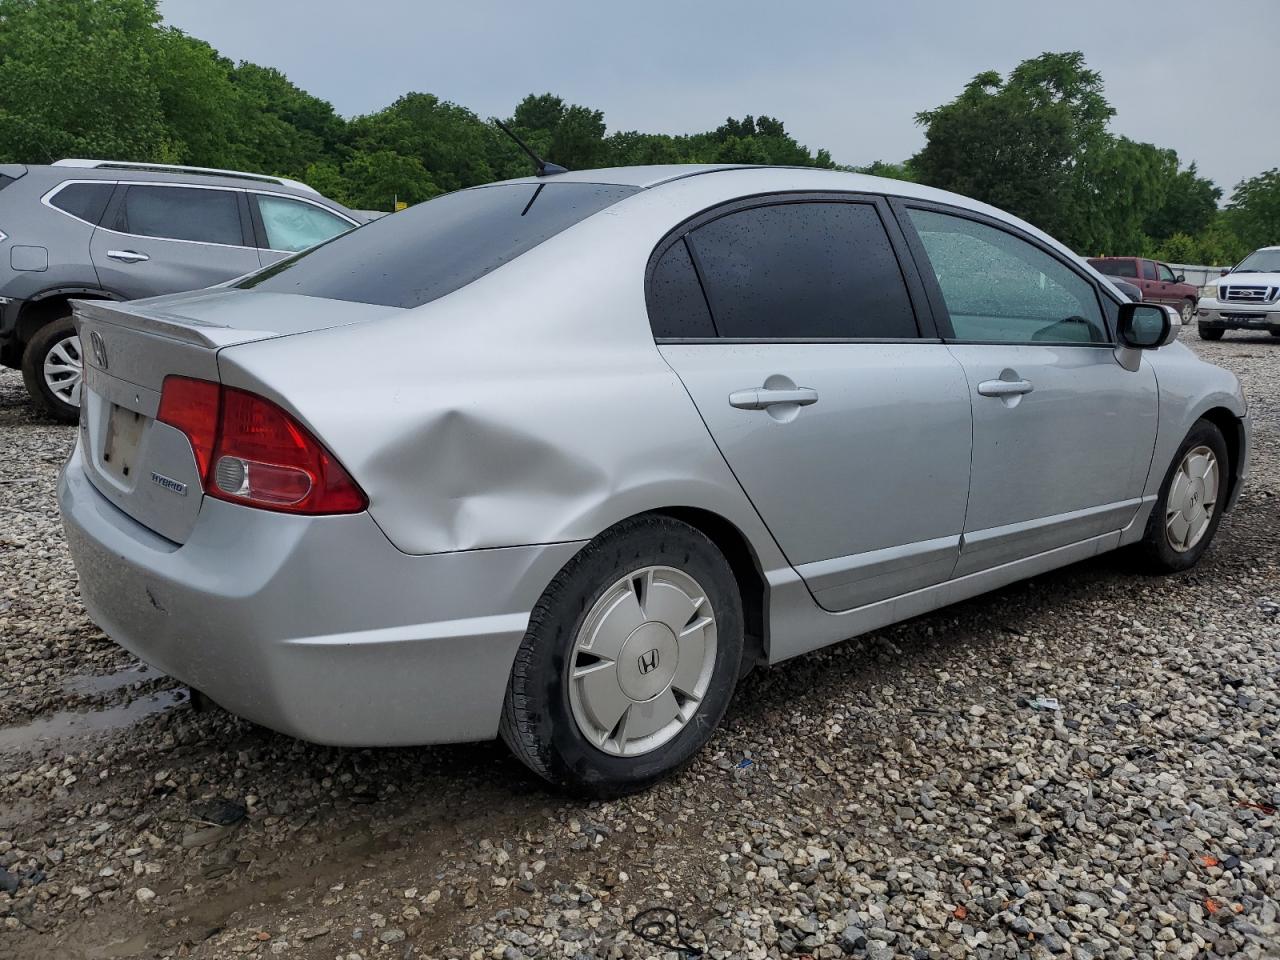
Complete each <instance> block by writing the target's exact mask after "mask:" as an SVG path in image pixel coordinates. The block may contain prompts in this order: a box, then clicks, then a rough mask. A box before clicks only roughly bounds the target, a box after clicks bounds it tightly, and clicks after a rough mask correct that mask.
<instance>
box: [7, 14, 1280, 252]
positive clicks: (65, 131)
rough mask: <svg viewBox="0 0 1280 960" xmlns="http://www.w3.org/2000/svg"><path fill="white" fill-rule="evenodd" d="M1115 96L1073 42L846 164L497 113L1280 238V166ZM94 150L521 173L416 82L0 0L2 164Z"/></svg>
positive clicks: (686, 159) (564, 147)
mask: <svg viewBox="0 0 1280 960" xmlns="http://www.w3.org/2000/svg"><path fill="white" fill-rule="evenodd" d="M1114 112H1115V111H1114V110H1113V109H1112V108H1111V106H1110V104H1109V103H1108V102H1107V100H1106V98H1105V96H1104V94H1103V86H1102V78H1101V76H1100V75H1099V74H1098V73H1096V72H1095V71H1092V70H1090V69H1088V67H1087V66H1086V64H1085V62H1084V57H1083V56H1082V55H1081V54H1080V53H1046V54H1042V55H1041V56H1039V57H1036V58H1034V59H1032V60H1027V61H1025V62H1023V63H1022V64H1020V65H1018V66H1017V67H1016V68H1014V70H1012V71H1011V72H1010V73H1009V75H1008V76H1007V77H1001V76H1000V74H998V73H996V72H994V71H992V72H986V73H981V74H979V75H978V76H976V77H975V78H974V79H973V80H972V81H971V82H970V83H969V84H968V85H967V86H966V87H965V88H964V89H963V90H962V91H961V93H960V94H959V96H958V97H956V99H955V100H953V101H951V102H950V103H947V104H943V105H941V106H939V107H937V108H936V109H933V110H927V111H924V112H922V113H920V114H919V115H918V116H917V118H916V119H917V121H918V122H919V123H920V124H921V126H922V127H923V128H924V132H925V146H924V147H923V148H922V149H921V150H920V151H919V152H918V153H917V154H916V155H915V156H913V157H911V158H909V159H907V160H905V161H903V162H901V163H891V162H876V163H873V164H871V165H870V166H868V167H862V168H854V167H846V166H840V165H839V164H836V163H835V162H834V160H833V159H832V157H831V154H830V153H829V152H828V151H827V150H825V149H818V150H816V151H812V150H810V149H809V148H808V147H807V146H805V145H803V144H800V143H798V142H797V141H796V139H795V137H793V136H792V135H791V134H789V133H788V132H787V130H786V128H785V126H784V123H783V122H782V121H781V120H778V119H776V118H773V117H768V116H752V115H748V116H745V117H743V118H742V119H733V118H730V119H728V120H726V121H725V123H723V124H721V125H720V126H719V127H717V128H715V129H714V130H709V131H707V132H705V133H695V134H674V135H673V134H664V133H643V132H640V131H615V132H612V133H610V132H609V130H608V128H607V127H606V124H605V119H604V114H603V113H602V112H601V111H600V110H596V109H593V108H591V107H588V106H582V105H579V104H569V103H566V102H565V101H564V100H563V99H562V98H560V97H557V96H555V95H553V94H551V93H543V94H530V95H529V96H527V97H526V98H525V99H524V100H522V101H521V102H520V103H519V104H517V105H516V107H515V109H514V111H513V112H512V114H511V115H510V116H509V117H507V118H504V119H505V120H506V121H507V122H508V124H509V125H510V126H512V127H513V128H514V129H515V130H516V132H517V133H518V134H519V135H520V136H521V137H523V138H524V139H525V140H526V141H527V142H528V143H529V144H530V145H531V146H532V147H533V148H534V149H535V150H536V151H537V152H538V153H539V154H541V155H542V156H544V157H546V158H548V159H550V160H554V161H555V162H556V163H559V164H562V165H564V166H567V167H569V168H570V169H584V168H588V167H599V166H617V165H627V164H650V163H769V164H789V165H796V166H814V167H827V168H838V169H858V170H862V171H865V172H869V173H874V174H879V175H883V176H891V177H897V178H902V179H909V180H914V181H918V182H920V183H924V184H929V185H931V186H937V187H941V188H943V189H948V190H954V191H956V192H959V193H963V194H966V195H968V196H971V197H974V198H976V199H979V200H983V201H986V202H988V203H992V204H994V205H996V206H998V207H1002V208H1004V209H1005V210H1008V211H1009V212H1011V213H1014V214H1016V215H1018V216H1020V217H1022V218H1024V219H1026V220H1028V221H1030V222H1031V223H1034V224H1036V225H1037V226H1039V227H1041V228H1042V229H1044V230H1046V231H1047V232H1049V233H1051V234H1053V235H1054V236H1056V237H1058V238H1059V239H1061V240H1062V241H1064V242H1065V243H1067V244H1069V245H1070V246H1072V247H1073V248H1074V249H1076V250H1079V251H1080V252H1082V253H1086V254H1089V255H1103V254H1129V255H1150V256H1158V257H1160V258H1161V259H1165V260H1170V261H1173V262H1178V263H1183V262H1188V263H1189V262H1197V263H1229V262H1234V261H1235V260H1237V259H1239V257H1240V256H1242V255H1243V254H1244V253H1246V252H1248V251H1249V250H1251V249H1253V248H1254V247H1256V246H1261V245H1264V244H1266V243H1276V242H1280V170H1270V171H1267V172H1265V173H1262V174H1259V175H1258V176H1256V177H1253V178H1251V179H1249V180H1245V181H1244V182H1242V183H1240V184H1238V185H1237V186H1236V187H1235V189H1234V191H1233V193H1232V195H1231V198H1230V202H1229V203H1228V204H1227V205H1226V206H1225V208H1221V209H1220V201H1221V199H1222V197H1223V193H1222V190H1221V188H1220V187H1218V186H1216V185H1215V184H1214V183H1212V182H1211V181H1210V180H1208V179H1207V178H1205V177H1202V176H1201V175H1200V174H1199V173H1198V172H1197V170H1196V166H1195V164H1194V163H1191V164H1189V165H1186V166H1183V165H1182V164H1181V163H1180V161H1179V158H1178V156H1177V154H1176V153H1175V152H1174V151H1173V150H1171V149H1167V148H1161V147H1158V146H1156V145H1154V144H1149V143H1138V142H1136V141H1133V140H1131V139H1129V138H1127V137H1123V136H1118V135H1116V134H1114V133H1112V132H1111V131H1110V130H1109V129H1108V125H1109V121H1110V119H1111V117H1112V116H1113V115H1114ZM70 156H88V157H104V158H113V159H127V160H136V161H148V162H161V163H179V164H189V165H193V166H208V167H226V168H231V169H240V170H252V171H258V172H263V173H270V174H276V175H282V176H288V177H293V178H296V179H301V180H304V181H306V182H307V183H310V184H311V185H312V186H314V187H315V188H316V189H318V190H320V191H321V192H322V193H324V194H326V195H328V196H331V197H333V198H334V199H336V200H339V201H341V202H343V203H346V204H347V205H349V206H352V207H357V208H364V209H381V210H386V209H390V208H391V206H392V204H393V202H394V201H395V200H400V201H403V202H406V203H417V202H420V201H422V200H427V199H430V198H431V197H433V196H436V195H437V194H440V193H444V192H447V191H450V190H457V189H459V188H461V187H467V186H473V185H475V184H479V183H488V182H491V181H493V180H500V179H504V178H507V177H514V176H523V175H525V174H527V173H528V172H529V162H528V160H527V158H526V157H525V156H524V155H523V154H522V153H521V152H520V151H519V149H518V148H517V147H516V146H515V144H513V143H512V142H511V141H510V140H509V139H508V138H507V137H506V136H504V135H503V134H502V133H501V132H500V131H498V130H497V129H496V128H495V127H494V126H493V124H491V123H489V122H487V120H486V119H485V118H482V117H480V116H478V115H477V114H475V113H474V112H473V111H471V110H469V109H467V108H466V107H464V106H460V105H458V104H455V103H450V102H448V101H446V100H441V99H440V98H439V97H436V96H434V95H432V94H430V93H407V94H405V95H404V96H402V97H400V98H399V99H398V100H396V101H395V102H394V103H392V104H391V105H390V106H387V107H386V108H384V109H382V110H380V111H377V112H376V113H370V114H366V115H362V116H357V117H353V118H349V119H348V118H344V117H342V116H340V115H339V114H338V113H337V112H336V111H335V110H334V108H333V106H332V105H331V104H329V103H328V102H327V101H325V100H322V99H320V98H318V97H315V96H313V95H312V94H310V93H307V92H306V91H305V90H301V89H299V88H298V87H297V86H296V85H294V84H293V83H291V82H290V81H289V79H288V78H287V77H286V76H285V75H284V74H282V73H281V72H280V71H279V70H276V69H274V68H272V67H267V66H260V65H258V64H254V63H248V62H243V61H242V62H240V63H235V62H233V61H231V60H229V59H227V58H226V57H223V56H221V55H220V54H219V53H218V52H217V51H216V50H215V49H214V48H213V47H212V46H210V45H209V44H208V43H205V42H204V41H202V40H199V39H197V38H195V37H192V36H189V35H187V34H185V33H183V32H182V31H180V30H177V29H175V28H174V27H171V26H167V25H166V24H165V23H164V22H163V20H162V18H161V16H160V14H159V11H158V10H157V7H156V0H0V162H19V163H48V162H51V161H53V160H56V159H58V158H61V157H70Z"/></svg>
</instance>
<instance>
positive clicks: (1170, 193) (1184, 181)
mask: <svg viewBox="0 0 1280 960" xmlns="http://www.w3.org/2000/svg"><path fill="white" fill-rule="evenodd" d="M1221 199H1222V190H1221V188H1219V187H1216V186H1214V184H1213V181H1212V180H1208V179H1206V178H1205V177H1202V176H1200V174H1199V173H1198V172H1197V171H1196V165H1195V164H1194V163H1192V164H1191V165H1190V166H1188V167H1187V168H1186V169H1185V170H1179V171H1178V172H1177V173H1175V174H1174V175H1173V176H1171V177H1169V178H1168V184H1167V188H1166V191H1165V197H1164V203H1162V204H1160V205H1159V206H1156V207H1154V208H1152V210H1151V212H1150V213H1149V214H1148V216H1147V218H1146V222H1145V223H1144V224H1143V229H1144V230H1145V231H1146V233H1147V235H1148V236H1150V237H1152V238H1154V239H1155V240H1164V239H1165V238H1168V237H1173V236H1174V235H1175V234H1179V233H1181V234H1186V235H1190V236H1195V235H1196V234H1199V233H1202V232H1203V231H1205V230H1206V229H1208V227H1209V225H1210V224H1211V223H1213V221H1214V218H1215V217H1216V216H1217V213H1218V201H1219V200H1221Z"/></svg>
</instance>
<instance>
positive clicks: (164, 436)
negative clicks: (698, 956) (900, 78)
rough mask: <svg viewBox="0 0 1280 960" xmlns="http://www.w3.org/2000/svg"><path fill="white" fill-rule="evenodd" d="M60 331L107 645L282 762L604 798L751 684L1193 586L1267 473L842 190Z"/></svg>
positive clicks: (374, 249)
mask: <svg viewBox="0 0 1280 960" xmlns="http://www.w3.org/2000/svg"><path fill="white" fill-rule="evenodd" d="M76 316H77V321H78V323H79V328H80V333H81V337H82V339H84V340H85V341H86V343H89V344H92V350H91V351H90V352H89V355H88V356H87V357H86V361H87V366H86V372H87V375H86V390H85V394H84V396H85V403H86V409H85V417H84V418H83V421H82V427H81V431H80V435H79V442H78V443H77V445H76V449H75V452H74V453H73V455H72V457H71V459H70V460H69V462H68V463H67V465H66V467H65V469H64V471H63V473H62V477H61V481H60V485H59V498H60V503H61V509H62V516H63V521H64V524H65V527H66V531H67V537H68V541H69V543H70V548H71V553H72V556H73V558H74V560H75V563H76V567H77V569H78V571H79V575H80V589H81V595H82V597H83V599H84V603H85V606H86V608H87V609H88V612H89V614H90V616H91V617H92V618H93V619H94V621H96V622H97V623H98V624H99V625H101V627H102V629H103V630H104V631H105V632H106V633H107V634H108V636H110V637H112V638H114V639H115V640H116V641H118V642H119V643H120V644H122V645H123V646H125V647H127V648H128V649H129V650H131V651H133V652H134V653H135V654H136V655H137V656H139V657H140V658H142V659H143V660H145V661H147V662H148V663H151V664H153V665H154V666H156V667H157V668H159V669H160V670H161V671H163V672H165V673H168V674H170V675H172V676H174V677H177V678H179V679H180V680H182V681H183V682H185V683H187V684H189V685H190V686H192V687H194V688H196V689H198V690H201V691H203V692H204V693H206V694H207V695H208V696H209V697H211V698H212V699H213V700H214V701H216V702H218V703H220V704H222V705H223V706H224V707H226V708H228V709H230V710H232V711H233V712H235V713H238V714H241V715H243V716H245V717H249V718H251V719H253V720H255V721H257V722H259V723H262V724H264V725H266V726H269V727H272V728H274V729H277V730H280V731H284V732H286V733H289V734H292V735H295V736H298V737H303V738H306V739H309V740H316V741H320V742H324V743H331V744H346V745H364V746H367V745H391V744H420V743H438V742H445V741H466V740H481V739H486V738H490V737H494V736H496V735H501V736H502V737H503V738H504V739H505V740H506V742H507V743H508V744H509V745H510V746H511V748H512V749H513V751H514V752H515V753H516V755H517V756H519V757H520V759H521V760H523V761H524V762H525V763H526V764H527V765H528V766H529V767H530V768H531V769H533V770H535V771H536V772H537V773H538V774H539V775H541V776H544V777H546V778H547V779H549V780H551V781H554V782H555V783H558V784H563V785H566V786H569V787H572V788H575V789H578V790H582V791H586V792H588V793H592V794H597V795H606V794H611V793H618V792H621V791H625V790H632V789H637V788H639V787H642V786H644V785H645V784H647V783H650V782H652V781H653V780H654V779H655V778H657V777H660V776H664V775H666V774H668V773H670V772H671V771H673V770H674V769H676V768H677V767H679V766H680V765H681V764H683V763H684V762H686V761H688V760H689V759H690V758H691V757H692V756H693V755H694V754H695V752H696V751H697V750H699V749H700V748H701V747H702V745H703V744H704V743H706V741H707V740H708V738H709V737H710V736H711V735H712V733H713V731H714V730H715V727H716V725H717V724H718V723H719V722H720V720H721V718H722V717H723V715H724V712H725V710H726V709H727V707H728V705H729V702H730V699H731V697H732V695H733V693H734V690H735V687H736V685H737V682H738V680H739V678H740V676H741V675H742V673H743V672H744V671H745V670H746V669H748V668H749V667H751V666H755V665H762V664H776V663H778V662H780V661H783V660H786V659H788V658H789V657H794V656H796V655H798V654H802V653H805V652H806V651H809V650H814V649H816V648H818V647H822V646H824V645H826V644H829V643H833V642H835V641H838V640H841V639H844V638H846V637H851V636H854V635H856V634H859V633H864V632H866V631H868V630H873V629H876V628H878V627H881V626H884V625H885V624H889V623H893V622H896V621H899V620H903V619H906V618H909V617H913V616H917V615H919V614H922V613H925V612H927V611H930V610H933V609H935V608H937V607H940V606H943V605H944V604H948V603H953V602H955V601H957V600H962V599H964V598H967V597H971V596H974V595H975V594H978V593H982V592H984V591H987V590H992V589H995V588H997V587H1000V586H1002V585H1004V584H1007V583H1010V582H1012V581H1014V580H1018V579H1020V578H1023V577H1029V576H1033V575H1036V574H1040V573H1043V572H1044V571H1046V570H1050V569H1053V568H1055V567H1060V566H1062V565H1064V564H1069V563H1073V562H1075V561H1078V560H1083V559H1086V558H1089V557H1093V556H1095V555H1097V554H1099V553H1101V552H1103V551H1107V550H1113V549H1116V548H1118V547H1126V546H1131V547H1132V548H1133V550H1134V551H1135V552H1136V553H1137V554H1138V555H1139V556H1140V557H1141V558H1142V559H1143V560H1144V562H1145V563H1146V564H1147V566H1148V567H1149V568H1150V569H1153V570H1155V571H1161V572H1169V571H1175V570H1184V569H1187V568H1188V567H1190V566H1191V565H1192V564H1194V563H1196V562H1197V561H1198V560H1199V559H1200V557H1201V555H1202V554H1203V553H1204V551H1205V550H1206V549H1207V548H1208V546H1209V544H1210V541H1211V540H1212V538H1213V536H1214V533H1215V531H1216V529H1217V527H1218V523H1219V521H1220V519H1221V517H1222V515H1223V513H1224V512H1225V511H1226V510H1229V509H1230V508H1231V506H1232V504H1233V503H1234V501H1235V499H1236V497H1237V496H1238V495H1239V491H1240V489H1241V485H1242V481H1243V477H1244V475H1245V471H1246V468H1247V465H1248V459H1249V458H1248V444H1249V430H1248V417H1247V409H1246V405H1245V400H1244V396H1243V394H1242V393H1241V390H1240V385H1239V382H1238V381H1237V380H1236V378H1235V376H1233V375H1232V374H1231V373H1229V372H1227V371H1225V370H1222V369H1220V368H1218V367H1215V366H1213V365H1211V364H1208V363H1205V362H1203V361H1201V360H1200V359H1199V358H1197V356H1196V355H1195V354H1194V353H1193V352H1192V351H1190V350H1188V349H1187V348H1186V347H1185V346H1184V345H1182V344H1181V343H1179V342H1177V332H1178V324H1177V317H1176V314H1173V313H1172V312H1171V311H1170V310H1169V309H1168V308H1166V307H1163V306H1159V305H1155V304H1142V303H1133V302H1130V301H1128V300H1127V299H1126V298H1125V297H1123V296H1122V295H1121V294H1119V293H1118V292H1117V291H1116V290H1115V289H1114V288H1113V287H1112V286H1111V284H1110V283H1109V282H1108V281H1107V280H1106V278H1104V277H1102V276H1101V275H1099V274H1098V273H1096V272H1095V271H1094V270H1093V269H1092V268H1090V267H1089V266H1088V265H1087V264H1086V263H1084V262H1083V261H1082V260H1081V259H1080V258H1079V257H1077V256H1076V255H1075V254H1073V253H1072V252H1071V251H1070V250H1068V249H1066V248H1065V247H1063V246H1062V245H1061V244H1059V243H1057V242H1055V241H1054V240H1052V239H1050V238H1049V237H1047V236H1045V235H1044V234H1043V233H1041V232H1040V231H1038V230H1036V229H1035V228H1033V227H1031V226H1029V225H1028V224H1026V223H1022V222H1020V221H1018V220H1016V219H1014V218H1012V217H1010V216H1008V215H1007V214H1004V213H1001V212H1000V211H999V210H995V209H993V208H991V207H988V206H985V205H983V204H979V203H975V202H974V201H972V200H968V199H966V198H964V197H960V196H956V195H954V194H948V193H943V192H940V191H937V190H932V189H929V188H926V187H922V186H918V185H915V184H910V183H903V182H899V181H891V180H882V179H878V178H874V177H866V176H860V175H855V174H849V173H839V172H835V171H825V170H812V169H790V168H759V167H751V168H745V167H728V168H726V167H709V166H694V167H684V166H674V167H639V168H628V169H616V170H590V171H581V172H574V173H558V174H555V175H547V176H541V177H533V178H529V179H524V180H516V181H510V182H506V183H499V184H493V185H490V186H485V187H476V188H472V189H468V190H462V191H459V192H457V193H453V194H448V195H446V196H443V197H439V198H437V199H435V200H431V201H429V202H427V203H424V204H421V205H419V206H417V207H413V208H411V209H409V210H407V211H404V212H402V213H398V214H395V215H394V216H390V217H387V218H385V219H384V220H379V221H377V222H376V223H372V224H369V225H367V226H364V227H362V228H361V229H359V230H356V231H354V232H352V233H350V234H347V235H344V236H341V237H338V238H336V239H334V240H331V241H329V242H328V243H326V244H322V245H320V246H317V247H313V248H312V249H310V250H308V251H306V252H304V253H301V254H299V255H297V256H296V257H294V258H292V259H289V260H286V261H283V262H282V263H279V264H277V265H275V266H273V267H269V268H267V269H266V270H263V271H261V272H260V273H258V274H255V275H253V276H250V277H247V278H245V279H243V280H241V281H239V282H236V283H233V284H230V285H229V286H228V287H226V288H221V289H217V290H211V291H203V292H200V293H189V294H179V295H175V296H169V297H161V298H157V299H154V300H149V301H139V302H134V303H129V304H113V303H106V302H103V301H95V302H88V303H80V304H78V305H77V308H76Z"/></svg>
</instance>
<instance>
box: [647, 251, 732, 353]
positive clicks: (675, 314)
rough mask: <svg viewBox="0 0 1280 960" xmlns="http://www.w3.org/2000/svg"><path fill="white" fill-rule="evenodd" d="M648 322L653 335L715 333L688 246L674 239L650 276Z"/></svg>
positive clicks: (696, 335)
mask: <svg viewBox="0 0 1280 960" xmlns="http://www.w3.org/2000/svg"><path fill="white" fill-rule="evenodd" d="M648 300H649V322H650V323H651V324H652V325H653V335H654V336H655V337H714V336H715V335H716V328H715V326H714V325H713V324H712V322H711V311H709V310H708V309H707V299H706V297H704V296H703V295H702V285H701V284H700V283H698V274H697V271H695V270H694V269H693V261H692V260H690V259H689V249H688V247H686V246H685V242H684V241H683V240H677V241H676V242H675V243H674V244H672V246H671V249H669V250H668V251H667V252H666V253H664V254H663V255H662V259H661V260H659V261H658V262H657V264H656V265H655V266H654V268H653V275H652V276H651V277H650V278H649V291H648Z"/></svg>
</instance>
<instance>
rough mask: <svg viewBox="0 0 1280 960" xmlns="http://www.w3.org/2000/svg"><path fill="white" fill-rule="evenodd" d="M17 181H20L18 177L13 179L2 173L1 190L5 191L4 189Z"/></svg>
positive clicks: (0, 179)
mask: <svg viewBox="0 0 1280 960" xmlns="http://www.w3.org/2000/svg"><path fill="white" fill-rule="evenodd" d="M16 179H18V178H17V177H11V176H9V175H8V174H5V173H0V190H3V189H4V188H5V187H7V186H8V185H9V184H11V183H13V181H14V180H16Z"/></svg>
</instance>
